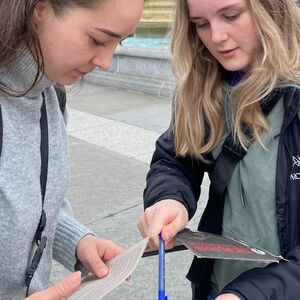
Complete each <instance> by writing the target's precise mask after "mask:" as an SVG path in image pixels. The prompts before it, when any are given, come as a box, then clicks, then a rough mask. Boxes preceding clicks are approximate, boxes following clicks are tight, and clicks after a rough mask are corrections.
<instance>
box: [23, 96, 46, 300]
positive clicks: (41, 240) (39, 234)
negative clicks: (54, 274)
mask: <svg viewBox="0 0 300 300" xmlns="http://www.w3.org/2000/svg"><path fill="white" fill-rule="evenodd" d="M42 97H43V103H42V106H41V118H40V128H41V144H40V152H41V174H40V186H41V200H42V212H41V217H40V222H39V224H38V227H37V230H36V233H35V237H34V239H35V242H36V245H37V249H36V251H35V253H34V255H33V258H32V261H31V263H30V265H29V266H28V268H27V272H26V280H25V285H26V287H27V290H26V297H27V296H28V294H29V286H30V283H31V280H32V278H33V275H34V273H35V271H36V270H37V268H38V265H39V263H40V260H41V258H42V255H43V251H44V249H45V248H46V245H47V237H46V236H45V235H43V231H44V229H45V226H46V221H47V218H46V213H45V210H44V202H45V194H46V186H47V177H48V157H49V139H48V120H47V108H46V99H45V95H44V93H42Z"/></svg>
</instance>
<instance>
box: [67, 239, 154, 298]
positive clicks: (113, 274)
mask: <svg viewBox="0 0 300 300" xmlns="http://www.w3.org/2000/svg"><path fill="white" fill-rule="evenodd" d="M148 240H149V238H145V239H143V240H142V241H140V242H138V243H137V244H135V245H134V246H132V247H130V248H129V249H128V250H127V251H125V252H124V253H122V254H121V255H119V256H116V257H114V258H113V259H111V260H110V261H108V262H106V265H107V267H108V268H109V273H108V274H107V276H106V277H104V278H103V279H99V278H97V277H96V276H94V275H89V276H88V277H87V278H86V279H84V280H83V282H82V284H81V288H80V289H79V290H78V291H76V292H75V293H74V294H73V295H72V296H70V297H69V298H67V299H69V300H98V299H102V298H103V297H104V296H105V295H107V294H108V293H109V292H110V291H112V290H113V289H114V288H116V287H117V286H118V285H119V284H121V283H122V282H124V281H125V280H126V279H127V278H128V277H129V276H130V275H131V274H132V272H133V271H134V270H135V268H136V267H137V265H138V264H139V261H140V259H141V257H142V255H143V253H144V251H145V248H146V246H147V243H148Z"/></svg>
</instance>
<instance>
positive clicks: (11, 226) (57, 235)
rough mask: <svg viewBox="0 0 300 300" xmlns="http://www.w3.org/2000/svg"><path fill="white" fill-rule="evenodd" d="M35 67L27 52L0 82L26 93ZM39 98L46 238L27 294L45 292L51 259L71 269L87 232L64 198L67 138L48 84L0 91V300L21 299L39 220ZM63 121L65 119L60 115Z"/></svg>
mask: <svg viewBox="0 0 300 300" xmlns="http://www.w3.org/2000/svg"><path fill="white" fill-rule="evenodd" d="M36 68H37V65H36V63H35V60H34V59H33V57H32V55H31V53H30V52H29V51H28V49H26V50H25V52H24V53H23V54H22V55H21V56H20V57H19V58H18V59H16V60H15V61H14V62H13V63H11V64H10V65H8V66H6V67H3V68H0V82H1V83H2V84H4V85H5V86H7V87H9V88H11V89H12V90H15V91H23V90H25V89H27V88H29V87H30V86H31V84H32V82H33V78H34V76H35V73H36ZM42 92H44V94H45V99H46V107H47V118H48V131H49V158H48V159H49V161H48V179H47V186H46V194H45V203H44V209H45V212H46V215H47V224H46V228H45V230H44V234H45V235H46V237H47V238H48V242H47V247H46V249H45V250H44V253H43V256H42V259H41V262H40V264H39V267H38V269H37V271H36V272H35V275H34V277H33V279H32V281H31V285H30V293H33V292H35V291H38V290H42V289H45V288H47V286H48V280H49V275H50V271H51V261H52V258H54V259H56V260H57V261H58V262H60V263H62V264H63V265H64V266H65V267H66V268H68V269H69V270H74V266H75V263H76V258H75V251H76V245H77V243H78V241H79V240H80V239H81V238H82V237H83V236H84V235H86V234H87V233H89V232H90V231H89V230H88V229H87V228H86V227H84V226H83V225H82V224H80V223H79V222H77V221H76V220H75V219H74V218H73V216H72V211H71V208H70V206H69V203H68V201H67V200H66V199H65V193H66V190H67V186H68V180H69V153H68V137H67V132H66V126H65V118H64V116H63V115H62V113H61V111H60V108H59V104H58V100H57V96H56V93H55V91H54V88H53V82H51V81H50V80H49V79H48V78H46V76H44V77H43V78H42V79H41V80H40V81H39V83H38V84H36V86H34V88H33V89H32V90H31V91H30V92H29V93H27V94H26V96H24V97H18V98H16V97H10V96H7V95H5V94H4V93H2V92H1V91H0V105H1V110H2V119H3V146H2V153H1V157H0V229H1V230H0V243H1V244H0V299H14V300H17V299H24V298H25V293H26V288H25V274H26V270H27V267H28V265H29V263H30V261H31V258H32V255H33V253H34V251H35V249H36V246H35V243H34V236H35V233H36V229H37V226H38V223H39V220H40V216H41V208H42V200H41V188H40V172H41V157H40V139H41V130H40V109H41V105H42ZM65 117H66V116H65Z"/></svg>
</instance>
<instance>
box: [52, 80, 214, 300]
mask: <svg viewBox="0 0 300 300" xmlns="http://www.w3.org/2000/svg"><path fill="white" fill-rule="evenodd" d="M68 107H69V124H68V132H69V137H70V154H71V182H70V188H69V192H68V195H67V196H68V200H69V201H70V202H71V205H72V207H73V210H74V214H75V216H76V217H77V218H78V219H79V220H80V221H81V222H82V223H83V224H85V225H87V226H88V227H89V228H91V229H92V230H93V231H94V232H95V233H96V234H97V235H99V236H101V237H105V238H109V239H113V240H114V241H116V242H118V243H119V244H121V245H122V246H124V247H129V246H131V245H133V244H134V243H136V242H138V241H139V240H140V239H141V237H140V234H139V232H138V230H137V228H136V222H137V220H138V217H139V215H140V214H141V213H142V211H143V205H142V194H143V189H144V186H145V176H146V173H147V171H148V168H149V167H148V166H149V162H150V159H151V155H152V152H153V149H154V145H155V141H156V139H157V137H158V136H159V135H160V134H161V133H162V132H163V131H164V130H165V129H166V128H167V127H168V124H169V119H170V113H171V99H166V98H158V97H155V96H150V95H145V94H140V93H135V92H131V91H124V90H118V89H113V88H107V87H103V86H96V85H92V84H88V83H84V85H83V86H82V87H81V88H75V89H74V88H73V90H72V91H69V92H68ZM207 192H208V189H207V182H206V183H205V184H204V187H203V189H202V196H201V197H203V199H205V198H206V197H207ZM201 203H202V205H201V207H200V208H199V212H198V213H197V216H196V218H195V221H193V220H192V221H191V224H190V227H191V228H193V229H195V228H196V224H197V220H198V218H199V214H200V213H201V211H202V209H203V203H204V201H201ZM191 260H192V255H191V254H190V253H189V252H188V251H182V252H180V253H179V252H177V253H170V254H168V255H167V257H166V290H167V294H168V296H169V299H170V300H172V299H176V300H188V299H191V292H190V287H189V282H188V281H187V280H186V279H185V275H186V272H187V270H188V267H189V264H190V262H191ZM157 263H158V260H157V257H151V258H143V259H142V261H141V262H140V264H139V265H138V267H137V269H136V271H135V272H134V274H133V276H132V280H131V283H129V284H127V283H124V284H122V285H120V286H119V287H118V288H116V289H115V290H114V291H112V292H111V293H110V294H109V295H107V296H106V297H105V299H106V300H117V299H118V300H119V299H126V300H127V299H128V300H130V299H145V300H148V299H149V300H150V299H157V273H158V268H157ZM67 273H68V271H66V270H65V269H64V268H63V267H61V266H60V265H59V264H57V263H54V268H53V272H52V276H51V282H54V281H56V280H57V279H59V278H61V277H63V276H64V275H65V274H67Z"/></svg>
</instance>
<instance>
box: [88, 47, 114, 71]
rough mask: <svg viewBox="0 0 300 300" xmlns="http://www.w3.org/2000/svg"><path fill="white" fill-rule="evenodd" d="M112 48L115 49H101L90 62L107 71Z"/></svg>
mask: <svg viewBox="0 0 300 300" xmlns="http://www.w3.org/2000/svg"><path fill="white" fill-rule="evenodd" d="M114 50H115V49H113V50H110V49H103V50H102V51H99V53H97V54H96V55H95V57H94V58H93V59H92V63H93V64H94V65H95V66H97V67H99V68H100V69H101V70H103V71H107V70H108V69H109V68H110V66H111V64H112V58H113V54H114Z"/></svg>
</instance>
